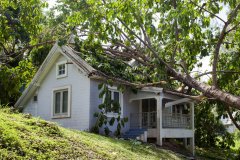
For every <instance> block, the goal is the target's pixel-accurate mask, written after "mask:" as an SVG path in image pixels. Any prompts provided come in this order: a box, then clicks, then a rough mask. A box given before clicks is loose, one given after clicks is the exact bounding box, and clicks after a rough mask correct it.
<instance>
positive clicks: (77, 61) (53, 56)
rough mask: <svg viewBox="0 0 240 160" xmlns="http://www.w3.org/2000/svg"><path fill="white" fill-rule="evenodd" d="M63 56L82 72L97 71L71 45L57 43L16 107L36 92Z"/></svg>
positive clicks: (86, 73)
mask: <svg viewBox="0 0 240 160" xmlns="http://www.w3.org/2000/svg"><path fill="white" fill-rule="evenodd" d="M61 56H63V57H65V59H66V60H67V63H69V64H73V65H74V66H75V67H77V68H78V69H79V70H80V71H81V73H83V74H85V75H89V74H90V73H91V72H94V71H95V69H94V68H92V67H91V66H90V65H88V64H87V63H86V62H85V61H83V60H82V59H81V58H80V57H79V56H78V55H77V54H76V53H74V51H73V50H72V49H71V48H70V47H67V46H62V47H60V46H58V44H57V43H56V44H55V45H54V46H53V47H52V49H51V50H50V52H49V53H48V56H47V57H46V58H45V60H44V62H43V63H42V65H41V66H40V68H39V69H38V71H37V73H36V74H35V76H34V78H33V79H32V81H31V83H30V84H29V86H28V87H27V88H26V89H25V90H24V92H23V94H22V96H21V97H20V98H19V99H18V101H17V102H16V103H15V105H14V106H15V107H20V106H22V105H23V104H24V103H26V102H27V100H28V99H29V98H30V97H31V96H32V95H33V94H34V93H35V92H36V89H37V88H38V87H39V86H40V84H41V82H42V81H43V80H44V78H45V77H46V75H47V74H49V71H50V69H51V68H52V67H54V65H56V62H57V60H58V59H59V57H61ZM79 74H80V72H79Z"/></svg>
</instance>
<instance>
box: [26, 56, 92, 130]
mask: <svg viewBox="0 0 240 160" xmlns="http://www.w3.org/2000/svg"><path fill="white" fill-rule="evenodd" d="M64 60H67V59H66V58H65V57H64V56H62V55H61V56H60V57H59V58H58V60H57V61H56V62H55V64H56V63H58V62H60V61H64ZM66 85H71V88H72V93H71V99H72V101H71V117H70V118H61V119H52V96H53V95H52V94H53V89H54V88H57V87H61V86H66ZM89 98H90V79H89V78H88V77H87V76H86V75H84V74H83V73H81V71H79V70H78V68H77V67H76V66H74V64H68V75H67V77H64V78H60V79H57V78H56V65H53V66H52V68H51V69H50V71H49V73H48V74H47V76H46V77H45V79H44V80H43V81H42V82H41V84H40V87H39V88H38V102H37V106H38V107H37V116H39V117H41V118H43V119H45V120H50V121H54V122H57V123H59V124H61V125H62V126H64V127H67V128H74V129H80V130H88V129H89V115H90V114H89V112H90V110H89V106H90V101H89ZM31 99H32V98H31ZM31 99H29V100H28V103H27V104H26V107H25V109H24V112H28V113H31V114H33V115H35V113H36V109H35V108H34V105H33V104H32V100H31Z"/></svg>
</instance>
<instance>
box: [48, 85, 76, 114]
mask: <svg viewBox="0 0 240 160" xmlns="http://www.w3.org/2000/svg"><path fill="white" fill-rule="evenodd" d="M65 90H67V91H68V107H67V108H68V112H67V113H65V114H62V113H58V114H55V113H54V112H55V93H56V92H60V91H65ZM71 99H72V89H71V86H70V85H68V86H62V87H57V88H54V89H53V90H52V118H69V117H71ZM61 101H62V100H61ZM60 104H62V103H60Z"/></svg>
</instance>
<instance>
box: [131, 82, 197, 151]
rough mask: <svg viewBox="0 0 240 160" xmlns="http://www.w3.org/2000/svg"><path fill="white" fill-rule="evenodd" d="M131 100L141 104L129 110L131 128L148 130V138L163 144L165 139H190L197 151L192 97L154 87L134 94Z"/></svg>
mask: <svg viewBox="0 0 240 160" xmlns="http://www.w3.org/2000/svg"><path fill="white" fill-rule="evenodd" d="M130 102H138V104H139V106H138V109H136V107H135V109H134V110H132V112H130V113H129V128H130V130H133V131H134V132H136V130H141V131H146V134H145V132H144V134H145V137H147V138H148V139H156V143H157V144H159V145H160V146H161V145H162V142H163V139H168V138H176V139H178V138H180V139H185V140H186V139H190V147H189V148H190V150H192V151H194V149H193V148H194V103H193V102H192V101H191V100H190V99H188V98H182V97H177V96H174V95H169V94H166V93H163V92H162V90H160V89H159V88H155V87H152V88H147V89H146V88H144V90H142V91H140V92H139V93H137V94H134V95H131V96H130ZM142 133H143V132H142ZM193 154H194V153H193Z"/></svg>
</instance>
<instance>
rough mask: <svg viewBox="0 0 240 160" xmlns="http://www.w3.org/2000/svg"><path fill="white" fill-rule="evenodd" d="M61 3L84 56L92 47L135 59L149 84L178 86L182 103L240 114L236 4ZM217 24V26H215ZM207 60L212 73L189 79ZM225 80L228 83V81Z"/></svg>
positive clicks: (185, 0)
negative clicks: (218, 105) (219, 106)
mask: <svg viewBox="0 0 240 160" xmlns="http://www.w3.org/2000/svg"><path fill="white" fill-rule="evenodd" d="M59 2H61V5H60V6H59V7H58V8H59V14H61V15H62V16H63V15H64V17H65V19H66V21H65V23H66V24H68V26H72V27H73V26H75V34H76V35H77V37H79V39H80V41H81V46H82V47H80V48H81V49H82V50H84V46H86V45H89V44H92V46H93V47H94V49H95V52H96V53H101V54H102V53H103V54H105V55H106V56H111V57H114V58H115V59H120V60H126V58H127V59H135V60H136V61H137V62H138V63H139V64H141V69H142V73H146V75H147V76H149V77H150V81H151V82H152V83H153V82H158V81H163V80H165V81H167V82H168V83H171V84H173V85H175V86H179V87H180V86H182V89H181V91H182V92H181V93H179V94H182V95H185V96H186V97H191V98H194V99H197V100H202V99H204V98H210V99H215V100H217V101H220V102H223V103H224V104H227V105H229V106H232V107H235V108H237V109H240V98H239V97H238V92H239V90H238V87H236V86H238V79H239V76H238V73H239V67H238V65H237V64H236V62H237V60H238V54H239V44H240V43H239V33H240V32H239V31H240V30H239V24H240V23H239V18H240V17H239V9H240V3H239V1H237V0H219V1H211V0H190V1H189V0H157V1H153V0H148V1H146V0H126V1H109V0H80V1H77V2H75V1H70V0H59ZM63 8H64V9H63ZM223 8H228V10H229V11H227V12H226V13H221V14H222V15H223V14H226V15H227V19H224V18H223V17H221V15H220V14H219V13H220V12H221V11H222V10H223ZM216 20H217V21H218V23H219V25H213V23H212V22H213V21H216ZM206 56H210V57H211V59H210V61H211V62H210V63H211V64H212V71H210V72H207V73H198V74H193V73H192V71H193V69H194V67H196V66H197V65H198V66H201V63H200V60H201V59H202V58H203V57H206ZM233 59H234V60H233ZM146 71H147V72H146ZM207 74H209V75H211V79H210V82H208V83H206V82H202V81H201V79H200V77H201V76H202V75H207ZM228 74H231V77H229V78H230V79H231V80H229V79H228V78H226V76H227V75H228ZM163 75H165V76H163ZM226 79H227V80H226ZM229 81H231V82H232V83H229ZM234 86H235V87H234ZM228 88H231V89H228ZM192 93H195V94H196V93H197V94H198V96H193V95H192Z"/></svg>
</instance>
